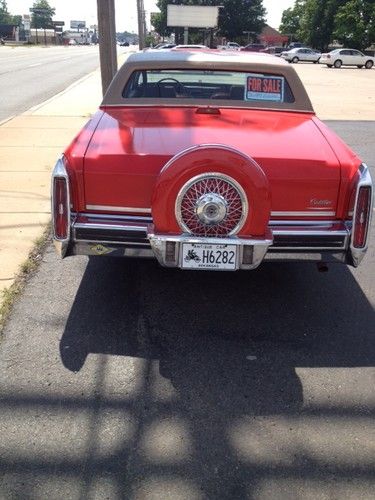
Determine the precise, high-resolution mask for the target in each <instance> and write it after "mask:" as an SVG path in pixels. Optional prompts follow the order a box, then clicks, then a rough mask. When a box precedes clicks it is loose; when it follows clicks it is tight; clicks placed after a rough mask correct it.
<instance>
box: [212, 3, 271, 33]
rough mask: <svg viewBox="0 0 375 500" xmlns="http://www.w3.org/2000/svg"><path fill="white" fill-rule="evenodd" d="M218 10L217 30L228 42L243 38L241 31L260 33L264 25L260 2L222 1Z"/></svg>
mask: <svg viewBox="0 0 375 500" xmlns="http://www.w3.org/2000/svg"><path fill="white" fill-rule="evenodd" d="M221 3H222V4H223V6H224V8H223V9H220V14H219V30H220V34H221V35H222V36H225V37H226V38H227V39H229V40H233V39H235V38H238V37H243V31H252V32H254V33H260V32H261V31H262V28H263V27H264V25H265V15H266V9H265V8H264V7H263V2H262V0H224V1H223V2H221Z"/></svg>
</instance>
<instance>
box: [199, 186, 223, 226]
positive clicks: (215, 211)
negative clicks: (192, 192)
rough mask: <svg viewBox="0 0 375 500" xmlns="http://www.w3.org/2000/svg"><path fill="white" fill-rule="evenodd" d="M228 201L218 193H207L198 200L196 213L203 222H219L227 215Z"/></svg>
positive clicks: (211, 223)
mask: <svg viewBox="0 0 375 500" xmlns="http://www.w3.org/2000/svg"><path fill="white" fill-rule="evenodd" d="M227 207H228V205H227V202H226V201H225V199H224V198H223V197H222V196H220V195H219V194H216V193H207V194H204V195H203V196H201V197H200V198H199V199H198V200H197V202H196V213H197V216H198V218H199V220H200V221H201V222H202V223H203V224H207V225H209V226H210V225H214V224H219V223H220V222H221V221H223V220H224V219H225V216H226V215H227Z"/></svg>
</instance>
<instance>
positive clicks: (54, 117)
mask: <svg viewBox="0 0 375 500" xmlns="http://www.w3.org/2000/svg"><path fill="white" fill-rule="evenodd" d="M123 59H124V56H123V55H122V56H121V61H120V62H119V64H121V63H122V62H123ZM101 99H102V92H101V79H100V71H99V70H96V71H95V72H93V73H91V74H89V75H87V76H85V77H84V78H82V79H81V80H79V81H78V82H75V83H74V84H73V85H71V86H70V87H68V88H67V89H65V90H64V91H63V92H61V93H60V94H57V95H56V96H54V97H52V98H51V99H49V100H48V101H46V102H44V103H42V104H40V105H38V106H36V107H34V108H32V109H30V110H29V111H27V112H25V113H24V114H22V115H20V116H16V117H14V118H11V119H9V120H8V121H5V122H3V123H2V124H0V304H1V301H2V292H3V290H4V289H6V288H8V287H9V286H11V285H12V283H13V282H14V280H15V278H16V276H17V274H18V272H19V269H20V266H21V264H22V263H23V262H24V261H25V260H26V259H27V257H28V255H29V253H30V251H31V250H32V248H33V245H34V242H35V240H36V239H37V238H39V237H40V236H41V235H42V234H43V231H44V228H45V227H46V225H47V224H48V222H49V221H50V218H51V217H50V182H51V171H52V169H53V167H54V165H55V163H56V160H57V158H58V157H59V156H60V155H61V153H62V151H63V150H64V149H65V148H66V147H67V146H68V144H69V143H70V142H71V141H72V139H73V138H74V136H75V135H76V133H77V132H78V131H79V130H80V129H81V128H82V126H83V125H84V124H85V123H86V122H87V121H88V119H89V118H90V116H91V114H93V113H94V112H95V111H96V109H97V108H98V105H99V104H100V102H101Z"/></svg>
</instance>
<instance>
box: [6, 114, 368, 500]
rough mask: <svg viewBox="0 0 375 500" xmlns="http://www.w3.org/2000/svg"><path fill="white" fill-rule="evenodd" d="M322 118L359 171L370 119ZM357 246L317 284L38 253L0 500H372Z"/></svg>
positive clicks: (17, 329) (12, 372)
mask: <svg viewBox="0 0 375 500" xmlns="http://www.w3.org/2000/svg"><path fill="white" fill-rule="evenodd" d="M330 125H331V126H333V127H334V128H335V129H336V130H337V131H338V132H339V133H340V134H341V135H342V136H343V137H344V138H345V139H346V140H348V142H349V143H350V145H351V146H352V147H354V148H355V149H356V151H357V152H358V153H359V154H361V155H362V157H363V158H364V160H366V161H367V163H368V164H369V165H370V166H371V167H372V174H373V175H374V168H373V167H374V166H375V155H374V150H373V148H370V147H369V146H368V145H369V144H371V143H372V138H373V137H374V134H375V122H366V123H364V122H362V123H361V122H331V123H330ZM371 245H372V250H371V251H370V252H369V254H368V255H367V256H366V260H365V262H364V263H363V266H362V267H360V268H358V269H357V270H353V269H350V268H347V267H345V266H339V265H337V266H336V267H335V266H331V268H330V270H329V272H328V273H318V272H317V270H316V268H315V266H314V265H310V264H298V265H293V264H267V265H264V266H262V267H260V268H259V269H258V270H256V271H252V272H248V273H247V272H243V273H204V272H200V273H199V272H198V273H197V272H181V271H174V270H165V269H161V268H159V267H158V266H157V265H156V264H155V263H154V262H151V261H131V260H130V261H122V260H116V259H110V258H105V259H104V258H100V257H98V258H92V259H90V260H88V259H87V258H85V257H75V258H69V259H65V260H63V261H59V260H58V258H57V257H56V256H55V253H54V251H53V248H52V246H49V247H48V249H47V252H46V254H45V255H44V258H43V262H42V264H41V266H40V268H39V270H38V272H37V273H36V274H35V275H34V276H33V277H32V279H31V280H30V282H29V283H28V285H27V287H26V289H25V291H24V293H23V295H22V297H21V298H20V300H19V301H18V302H17V304H16V306H15V309H14V312H13V314H12V317H11V320H10V322H9V324H8V326H7V328H6V331H5V338H4V340H3V342H2V345H1V346H0V360H1V365H0V366H1V368H0V379H1V384H0V387H1V390H0V434H1V439H0V471H1V475H0V497H1V498H4V499H11V498H24V497H25V494H27V496H28V498H54V499H60V498H61V499H62V498H69V499H101V498H110V499H120V498H124V499H137V500H138V499H163V500H164V499H173V500H176V499H189V500H191V499H193V500H195V499H199V500H200V499H215V500H216V499H235V500H238V499H245V498H247V499H256V500H258V499H259V500H260V499H262V500H263V499H264V500H266V499H267V500H268V499H270V498H272V499H273V498H275V499H276V498H277V499H278V500H279V499H290V498H293V499H297V500H299V499H301V500H302V499H303V500H306V499H307V500H320V499H321V500H325V499H328V498H332V499H335V498H345V499H353V500H354V499H358V498H361V499H362V500H363V499H369V500H370V499H373V495H374V488H375V474H374V470H375V468H374V467H375V463H374V457H375V424H374V422H375V419H374V417H375V392H374V381H375V380H374V377H375V371H374V366H375V342H374V332H375V314H374V304H375V286H374V267H375V254H374V250H373V249H374V248H375V234H374V226H373V229H372V233H371ZM24 485H27V491H25V489H24V488H25V486H24Z"/></svg>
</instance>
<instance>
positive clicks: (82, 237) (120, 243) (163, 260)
mask: <svg viewBox="0 0 375 500" xmlns="http://www.w3.org/2000/svg"><path fill="white" fill-rule="evenodd" d="M350 236H351V221H347V222H340V221H333V222H322V221H316V222H310V221H309V222H302V221H296V222H291V221H270V224H269V231H268V234H267V235H266V237H265V238H262V239H259V238H249V239H245V238H237V237H230V238H217V239H215V238H206V239H205V238H196V237H192V236H189V235H176V236H174V235H160V234H156V233H155V231H154V227H153V224H152V219H151V217H144V216H139V217H136V216H120V215H119V216H115V215H111V216H109V215H100V214H92V215H88V214H85V215H82V214H73V215H72V223H71V239H70V242H69V245H68V249H67V252H66V256H68V255H108V256H120V257H141V258H157V259H158V261H159V262H160V264H161V265H163V266H166V267H180V266H181V262H180V259H181V257H180V255H181V251H180V250H181V244H182V243H211V244H215V243H219V244H232V245H233V244H235V245H238V246H239V252H238V253H239V259H238V265H237V268H238V269H255V268H256V267H257V266H259V264H260V263H261V262H262V261H283V262H285V261H293V262H296V261H301V262H306V261H312V262H326V263H331V262H340V263H347V264H351V265H353V264H354V265H356V262H355V261H353V258H352V253H351V247H350ZM62 256H63V255H62Z"/></svg>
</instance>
